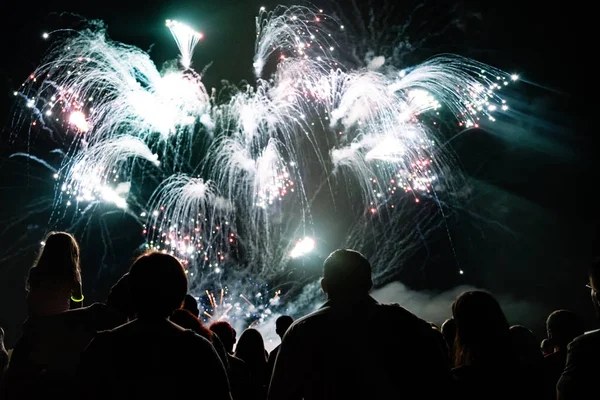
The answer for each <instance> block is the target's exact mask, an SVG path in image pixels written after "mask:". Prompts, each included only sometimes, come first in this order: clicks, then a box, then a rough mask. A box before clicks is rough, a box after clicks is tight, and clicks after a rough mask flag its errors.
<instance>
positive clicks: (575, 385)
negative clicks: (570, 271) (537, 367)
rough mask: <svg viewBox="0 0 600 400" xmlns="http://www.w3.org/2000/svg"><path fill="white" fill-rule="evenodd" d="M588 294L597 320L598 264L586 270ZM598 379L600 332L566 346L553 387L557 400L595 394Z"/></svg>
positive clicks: (599, 313)
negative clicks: (557, 378) (588, 280)
mask: <svg viewBox="0 0 600 400" xmlns="http://www.w3.org/2000/svg"><path fill="white" fill-rule="evenodd" d="M589 278H590V284H589V286H590V291H591V297H592V304H593V305H594V308H595V309H596V315H597V316H598V318H600V293H599V292H598V290H600V260H596V261H595V262H594V263H593V264H592V266H591V267H590V269H589ZM599 376H600V330H595V331H593V332H589V333H587V334H584V335H581V336H579V337H578V338H576V339H575V340H573V341H572V342H571V343H570V344H569V345H568V350H567V363H566V365H565V369H564V371H563V373H562V375H561V377H560V379H559V381H558V384H557V385H556V390H557V397H558V399H559V400H571V399H583V398H584V397H590V396H595V395H596V394H597V393H598V387H599V385H598V377H599Z"/></svg>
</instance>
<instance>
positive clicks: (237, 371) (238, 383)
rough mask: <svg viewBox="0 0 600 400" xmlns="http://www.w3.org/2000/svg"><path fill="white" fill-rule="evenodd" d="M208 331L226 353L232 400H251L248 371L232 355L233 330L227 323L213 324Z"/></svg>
mask: <svg viewBox="0 0 600 400" xmlns="http://www.w3.org/2000/svg"><path fill="white" fill-rule="evenodd" d="M209 329H210V330H211V331H212V332H214V333H215V334H216V335H217V336H218V337H219V339H220V340H221V343H223V346H224V347H225V350H226V351H227V353H228V357H227V360H228V361H229V370H228V371H227V373H228V376H229V384H230V386H231V394H232V397H233V400H238V399H251V398H252V393H250V392H251V389H250V369H249V368H248V366H247V365H246V363H245V362H244V361H243V360H241V359H239V358H237V357H235V356H234V355H233V346H234V345H235V342H236V339H235V338H236V332H235V329H233V327H232V326H231V325H230V324H229V322H227V321H217V322H213V323H212V324H211V325H210V327H209Z"/></svg>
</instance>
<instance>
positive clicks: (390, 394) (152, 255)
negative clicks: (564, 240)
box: [0, 232, 600, 400]
mask: <svg viewBox="0 0 600 400" xmlns="http://www.w3.org/2000/svg"><path fill="white" fill-rule="evenodd" d="M79 260H80V250H79V246H78V245H77V242H76V240H75V238H74V237H73V236H72V235H70V234H68V233H65V232H54V233H51V234H50V235H49V236H48V237H47V238H46V240H45V241H44V242H43V245H42V249H41V251H40V254H39V256H38V259H37V261H36V262H35V263H34V265H33V266H32V267H31V269H30V270H29V274H28V277H27V295H26V299H25V301H26V303H27V310H28V318H27V319H26V321H25V322H24V324H23V328H22V333H21V336H20V338H19V339H18V341H17V342H16V344H15V346H14V348H13V349H11V350H10V352H9V351H7V349H6V348H5V346H4V330H2V328H0V398H2V399H29V398H40V397H41V396H44V397H48V398H59V396H61V397H63V398H82V399H98V400H100V399H142V398H143V399H147V398H177V396H180V395H184V396H194V398H207V399H214V400H218V399H234V400H238V399H246V400H266V399H269V400H300V399H306V400H318V399H319V400H320V399H322V400H336V399H340V400H341V399H344V400H346V399H388V398H407V399H412V398H436V397H438V396H441V397H444V398H457V399H459V398H460V399H509V398H510V399H521V398H522V399H557V398H558V399H559V400H570V399H583V398H587V397H591V398H594V397H595V395H596V393H595V389H594V388H595V387H596V384H595V378H597V377H598V376H600V375H599V372H600V363H599V362H598V360H599V359H600V330H596V331H592V332H588V333H585V332H584V326H583V322H582V319H581V318H580V317H579V316H578V315H577V314H576V313H574V312H572V311H568V310H557V311H555V312H553V313H551V314H550V315H549V316H548V319H547V321H546V327H547V337H546V338H544V339H543V340H542V341H539V340H538V339H537V338H536V337H535V335H534V334H533V333H532V332H531V331H530V330H529V329H527V328H526V327H523V326H518V325H516V326H510V324H509V322H508V320H507V318H506V316H505V314H504V312H503V310H502V308H501V307H500V304H499V303H498V301H497V300H496V299H495V298H494V297H493V296H492V295H491V294H490V293H488V292H485V291H468V292H464V293H462V294H460V295H459V296H458V297H457V298H456V300H455V301H454V303H453V304H452V305H451V310H452V316H451V318H449V319H447V320H446V321H445V322H444V323H443V324H442V325H441V327H440V328H438V327H437V326H436V325H435V324H432V323H429V322H426V321H424V320H422V319H420V318H419V317H418V316H416V315H414V314H412V313H411V312H409V311H408V310H406V309H405V308H403V307H401V306H400V305H397V304H381V303H379V302H377V301H376V300H375V299H373V298H372V297H371V296H370V295H369V292H370V290H371V288H372V285H373V284H372V280H371V265H370V263H369V261H368V260H367V259H366V258H365V257H364V256H362V255H361V254H360V253H358V252H356V251H353V250H348V249H340V250H336V251H334V252H333V253H331V255H329V257H328V258H327V259H326V260H325V262H324V264H323V278H322V280H321V287H322V290H323V292H324V293H325V294H326V295H327V301H326V302H325V303H324V304H323V306H322V307H320V308H319V309H318V310H317V311H315V312H313V313H311V314H309V315H306V316H294V317H299V318H297V319H296V320H294V318H293V317H292V316H287V315H284V316H280V317H279V318H277V320H276V327H275V333H276V334H277V335H278V336H279V337H280V338H281V344H280V345H279V346H277V347H275V348H274V349H273V350H272V351H271V352H270V353H269V352H267V350H266V349H265V343H264V340H263V337H262V335H261V333H260V332H259V331H258V330H257V329H254V328H251V327H249V328H247V329H245V330H244V331H243V332H242V333H241V335H240V336H239V338H238V337H237V332H236V330H235V329H234V328H233V327H232V326H231V324H230V323H229V322H227V321H226V320H219V321H216V322H213V323H212V324H211V325H210V326H208V327H207V326H204V324H203V323H202V321H201V320H200V308H199V306H198V302H197V300H196V298H194V297H193V296H192V295H191V294H190V293H188V280H187V275H186V272H185V270H184V267H183V265H182V263H181V262H180V261H179V260H177V259H176V258H175V257H173V256H171V255H168V254H165V253H161V252H148V253H145V254H143V255H141V256H139V257H138V258H137V259H136V260H135V261H134V262H133V264H132V265H131V268H130V269H129V272H127V273H126V274H125V275H123V276H122V277H121V278H120V279H119V280H118V281H117V282H116V283H115V285H114V286H113V287H112V288H111V290H110V293H109V295H108V297H107V299H106V302H105V303H94V304H91V305H89V306H84V294H83V290H82V284H81V282H82V280H81V267H80V262H79ZM589 279H590V280H589V289H590V291H591V297H592V302H593V305H594V307H595V308H596V310H597V311H598V312H599V316H600V293H599V292H598V290H600V263H598V262H596V263H593V264H592V265H591V267H590V270H589ZM449 306H450V305H449ZM359 321H360V324H359Z"/></svg>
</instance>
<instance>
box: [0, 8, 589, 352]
mask: <svg viewBox="0 0 600 400" xmlns="http://www.w3.org/2000/svg"><path fill="white" fill-rule="evenodd" d="M7 3H9V4H10V5H9V4H7ZM370 3H371V4H373V6H374V7H376V8H377V7H379V8H383V9H388V10H389V12H387V13H386V15H387V16H388V18H387V20H386V21H385V22H382V24H383V23H385V25H386V27H387V28H391V27H393V26H395V25H400V24H403V23H404V22H405V20H406V16H407V15H410V13H411V10H413V9H415V8H416V4H407V5H406V6H403V7H401V8H400V7H399V6H398V7H390V6H389V5H386V4H385V3H384V2H383V1H373V2H370ZM390 3H391V2H390ZM524 3H525V2H514V3H513V4H511V3H510V2H493V3H492V4H491V5H486V6H483V5H480V4H478V2H458V3H452V2H446V3H444V5H441V4H440V3H439V2H433V1H432V2H430V4H429V5H428V3H424V6H423V7H422V8H418V11H417V12H415V13H414V15H413V22H415V21H417V20H418V21H419V23H416V22H415V29H414V30H412V31H411V34H412V35H413V36H412V37H411V38H410V39H411V40H417V39H419V38H423V37H426V36H428V35H432V34H433V33H435V32H440V31H442V30H446V29H447V30H448V31H447V33H445V34H443V35H439V36H438V37H433V38H432V39H431V40H430V41H428V42H426V43H427V46H425V47H424V48H422V49H419V50H418V51H415V52H414V53H413V54H411V55H410V56H408V57H407V59H406V61H407V62H411V63H418V62H420V61H423V60H424V59H425V58H427V57H429V56H432V55H434V54H436V53H442V52H454V53H458V54H461V55H464V56H468V57H472V58H475V59H477V60H479V61H482V62H485V63H489V64H491V65H493V66H496V67H498V68H501V69H503V70H506V71H508V72H515V73H518V74H520V76H521V77H522V82H521V83H519V85H518V87H517V88H516V93H517V94H518V96H517V97H515V98H513V99H511V107H512V111H511V112H512V113H513V114H511V115H512V116H513V117H515V118H514V119H513V123H511V124H507V123H503V122H502V121H499V123H498V124H497V125H496V126H494V127H493V129H491V130H489V131H482V130H471V131H467V132H464V133H463V134H461V135H460V136H458V137H457V138H456V139H454V140H453V141H452V149H453V151H454V152H455V153H456V155H457V156H458V159H459V160H460V165H461V167H462V168H463V172H464V173H465V175H466V177H467V179H468V182H469V186H470V190H471V193H470V196H471V197H470V200H469V202H468V204H466V205H465V207H464V209H461V210H457V211H456V212H455V213H453V214H452V215H451V216H450V218H449V221H448V225H447V230H446V229H444V230H441V231H439V232H435V234H434V235H433V236H432V237H431V238H430V241H429V244H428V246H426V248H423V249H421V250H420V251H418V252H417V253H416V254H415V255H414V257H411V259H409V260H407V261H406V265H405V266H404V268H402V269H401V271H399V273H398V276H397V277H398V279H400V280H401V281H402V282H404V283H405V284H407V285H408V286H410V287H411V288H413V289H416V290H438V291H443V290H447V289H450V288H452V287H455V286H457V285H463V284H464V285H473V286H476V287H480V288H485V289H489V290H491V291H492V292H494V293H501V294H502V295H510V296H512V297H514V298H515V299H518V300H520V301H523V302H531V303H535V304H537V305H539V306H540V307H541V309H542V310H544V312H546V314H541V315H539V316H533V317H531V318H529V319H527V320H528V321H533V322H532V323H531V324H530V325H531V326H530V327H531V328H532V329H534V330H535V331H536V333H537V334H538V335H542V333H543V331H542V328H543V322H544V320H545V318H546V316H547V313H549V312H550V311H552V310H554V309H558V308H571V309H573V310H576V311H578V312H580V313H581V314H582V315H584V316H585V317H586V319H587V322H588V328H589V329H591V328H594V327H595V321H594V318H593V310H592V306H591V303H590V301H589V293H588V291H586V289H585V287H584V285H585V283H586V268H587V266H588V265H589V263H590V261H591V260H592V259H593V257H594V256H596V255H597V248H598V240H597V237H596V225H597V222H598V221H599V220H600V215H599V211H598V207H597V205H596V203H597V200H596V198H597V197H596V195H595V192H596V190H597V189H596V185H597V182H598V168H597V167H596V165H595V162H594V161H595V155H596V149H597V148H596V140H595V136H596V134H597V125H596V123H595V121H594V119H595V117H596V115H597V112H598V111H597V110H598V108H597V100H596V99H597V97H596V96H597V95H596V93H597V90H598V83H597V82H598V79H597V78H596V66H595V63H594V62H593V57H594V56H593V55H594V53H595V49H596V47H597V44H596V43H594V41H593V37H594V36H597V35H594V34H592V32H593V28H594V22H593V21H592V15H591V13H589V12H586V10H585V9H583V7H582V6H577V5H576V4H575V2H569V3H565V4H563V5H561V6H560V7H556V8H552V7H531V6H526V5H524ZM275 4H277V3H276V2H257V1H254V0H251V1H241V0H232V1H226V0H223V1H212V2H207V1H202V0H197V1H189V0H186V1H169V2H163V4H162V5H160V2H157V5H148V2H142V1H137V0H134V1H123V2H115V3H112V2H95V1H88V2H83V1H46V2H44V3H40V4H36V5H35V6H34V5H33V4H31V3H29V2H4V3H3V4H2V5H1V6H0V14H1V15H3V16H4V18H3V24H2V25H0V29H1V30H2V34H1V35H0V38H1V39H0V40H1V48H2V50H1V51H2V53H1V54H2V57H1V58H0V60H1V62H0V104H1V105H0V124H1V126H3V127H4V130H3V133H2V138H3V140H2V145H1V146H0V149H1V152H0V157H1V158H0V168H1V171H2V175H1V178H0V179H1V181H2V182H1V183H0V190H1V191H0V199H1V203H0V204H2V210H1V211H0V221H3V227H2V229H1V230H0V326H4V327H5V330H7V331H8V339H9V342H11V341H13V340H14V339H15V337H16V335H17V334H18V328H19V325H20V323H21V322H22V321H23V319H24V318H25V305H24V289H23V288H24V278H25V276H26V274H27V270H28V268H29V267H30V265H31V262H32V260H33V258H34V256H35V249H37V244H38V243H39V240H40V237H41V235H43V232H44V229H45V227H44V226H43V224H44V222H45V221H47V216H46V215H45V216H36V215H35V212H32V210H33V211H35V207H29V206H27V203H28V202H30V200H31V199H32V198H35V197H34V196H33V194H34V193H36V191H37V190H39V188H40V187H45V186H44V185H46V186H47V188H46V189H45V190H46V192H48V193H50V194H51V193H52V186H51V185H52V182H44V181H42V180H40V179H39V178H36V176H39V174H38V175H36V172H38V173H39V172H40V169H39V168H37V167H35V166H31V165H25V164H23V163H22V162H21V163H16V162H15V161H14V159H11V160H9V159H8V158H7V156H8V155H10V154H11V153H13V152H15V151H21V150H22V147H19V146H24V143H26V141H25V140H24V139H22V140H17V142H16V143H9V142H8V140H7V138H8V137H9V136H10V133H11V132H12V130H11V121H12V117H13V115H14V109H13V108H12V107H13V100H14V97H13V96H12V93H13V91H14V90H16V89H18V87H19V86H20V84H21V83H22V82H23V81H24V80H25V79H26V78H27V76H28V75H29V73H31V71H33V70H34V69H35V67H36V65H37V63H38V62H39V61H40V59H41V57H42V55H43V53H44V50H45V49H46V47H47V45H48V43H47V42H45V41H44V40H42V39H41V35H42V33H43V32H46V31H52V30H53V29H57V28H63V27H65V25H69V24H71V25H69V26H72V21H74V18H73V17H70V16H69V15H65V14H62V13H63V12H66V13H72V14H79V15H81V16H84V17H86V18H88V19H96V18H97V19H102V20H104V21H105V22H106V24H107V26H108V35H109V36H110V37H111V38H112V39H114V40H116V41H121V42H125V43H128V44H133V45H136V46H138V47H140V48H142V49H144V50H148V49H150V54H151V56H152V58H153V60H154V61H155V62H156V63H157V64H160V63H162V62H164V61H166V60H169V59H172V58H174V56H176V46H175V45H174V44H173V41H172V38H171V36H170V34H169V33H168V30H167V29H166V28H165V27H164V20H165V19H167V18H170V19H176V20H181V21H184V22H190V23H193V24H194V25H195V26H197V27H199V28H200V30H201V31H202V32H203V33H204V35H205V39H204V40H203V41H202V42H201V44H200V45H199V46H198V48H197V50H196V53H195V57H194V63H195V65H199V66H201V65H206V64H208V63H210V62H213V63H212V65H211V66H210V68H209V70H208V73H207V76H206V79H205V83H206V86H207V87H212V86H218V85H219V82H220V80H221V79H228V80H230V81H231V82H235V83H237V82H239V81H240V80H242V79H249V78H251V77H252V54H253V43H254V37H255V35H254V32H255V29H254V16H255V15H256V12H257V10H258V8H259V7H260V6H263V5H264V6H267V7H269V6H272V5H275ZM283 4H290V3H283ZM315 4H316V5H317V6H319V7H322V8H324V9H326V10H327V9H330V8H331V9H337V10H349V9H350V8H349V5H348V4H349V2H343V1H341V2H337V3H336V5H335V7H334V6H329V5H328V3H327V2H324V3H315ZM385 7H388V8H385ZM347 14H349V15H353V14H352V13H351V12H350V11H348V12H347ZM352 18H356V16H352V17H351V18H350V19H349V20H351V19H352ZM382 40H383V42H385V40H386V39H385V37H384V38H383V39H382ZM514 121H516V123H515V122H514ZM25 199H27V201H24V200H25ZM19 215H28V218H23V219H19V218H18V216H19ZM44 218H46V219H44ZM115 218H117V217H115ZM117 222H118V221H117ZM127 224H129V225H131V226H129V225H127ZM90 229H91V232H92V235H91V236H92V238H91V239H87V240H90V246H89V247H86V242H85V241H84V243H82V246H83V249H84V251H85V252H86V253H85V254H84V261H86V260H87V261H88V262H89V264H91V265H100V264H102V265H103V267H102V268H97V270H92V271H90V273H88V274H85V273H84V279H85V281H84V285H85V286H86V287H88V288H90V289H88V290H87V293H86V298H88V297H89V298H90V299H96V300H102V299H103V298H104V296H105V294H106V291H107V290H108V288H109V287H110V286H111V285H112V283H114V281H115V280H116V279H117V277H118V276H120V274H122V273H123V271H124V270H125V268H126V266H127V265H128V263H129V262H130V261H131V257H132V256H133V255H132V249H135V248H136V246H138V245H139V244H141V240H142V237H141V236H136V235H132V234H131V233H130V232H138V231H139V229H137V227H136V226H135V225H134V224H133V223H132V222H131V221H126V220H123V226H122V227H121V229H119V230H118V231H116V232H112V233H111V234H113V235H115V238H116V239H117V240H115V241H114V242H115V243H118V244H117V245H116V246H117V248H113V249H111V253H110V254H108V255H107V254H99V253H98V254H96V253H97V251H98V250H97V249H98V248H99V247H98V246H96V245H94V244H91V243H92V242H94V241H97V240H98V239H97V236H98V235H100V233H98V234H97V235H95V236H96V238H94V235H93V232H94V229H96V228H94V227H93V226H92V228H90ZM97 229H100V228H97ZM448 233H449V234H450V237H451V241H449V240H448ZM88 236H89V235H88ZM99 260H101V261H99ZM458 268H460V269H462V270H464V271H465V274H464V275H459V274H457V269H458ZM88 293H89V296H88ZM509 317H510V315H509Z"/></svg>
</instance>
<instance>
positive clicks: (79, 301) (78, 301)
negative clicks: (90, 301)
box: [71, 295, 83, 303]
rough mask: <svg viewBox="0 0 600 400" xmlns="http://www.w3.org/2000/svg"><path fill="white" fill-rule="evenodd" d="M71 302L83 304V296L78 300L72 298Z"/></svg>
mask: <svg viewBox="0 0 600 400" xmlns="http://www.w3.org/2000/svg"><path fill="white" fill-rule="evenodd" d="M71 300H72V301H74V302H75V303H81V302H82V301H83V295H81V298H80V299H76V298H75V297H73V296H71Z"/></svg>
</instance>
